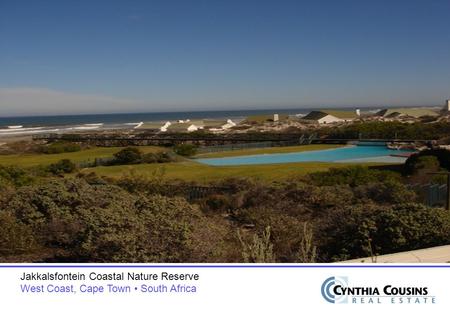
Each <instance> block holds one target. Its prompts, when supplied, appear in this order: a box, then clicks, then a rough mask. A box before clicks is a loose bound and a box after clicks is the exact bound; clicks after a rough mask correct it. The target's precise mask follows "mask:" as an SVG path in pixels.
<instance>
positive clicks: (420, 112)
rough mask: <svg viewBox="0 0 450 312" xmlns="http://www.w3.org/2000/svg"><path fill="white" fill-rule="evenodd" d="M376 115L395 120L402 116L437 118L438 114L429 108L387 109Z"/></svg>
mask: <svg viewBox="0 0 450 312" xmlns="http://www.w3.org/2000/svg"><path fill="white" fill-rule="evenodd" d="M375 115H377V116H383V117H390V118H394V117H398V116H400V115H408V116H411V117H422V116H437V115H438V113H437V112H436V111H434V110H432V109H428V108H386V109H382V110H380V111H379V112H377V113H376V114H375Z"/></svg>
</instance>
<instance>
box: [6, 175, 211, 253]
mask: <svg viewBox="0 0 450 312" xmlns="http://www.w3.org/2000/svg"><path fill="white" fill-rule="evenodd" d="M6 210H7V211H8V212H9V213H10V215H13V216H14V217H15V218H16V219H17V223H19V224H24V225H25V226H28V227H29V228H31V229H32V231H33V236H34V237H35V238H36V240H38V241H39V242H40V243H41V244H42V245H43V246H44V247H46V248H51V249H54V250H62V251H64V255H65V256H64V257H65V258H64V259H63V260H65V261H73V262H79V261H89V262H92V261H95V262H187V261H190V260H193V259H192V258H191V250H192V248H194V247H193V246H196V245H198V244H199V242H196V241H195V240H194V238H193V233H194V231H195V229H194V228H193V224H196V226H198V228H202V227H204V219H203V218H202V216H201V213H200V211H199V209H198V207H196V206H192V205H190V204H189V203H188V202H186V201H185V200H184V199H181V198H167V197H163V196H158V195H156V196H143V195H139V194H129V193H127V192H126V191H124V190H122V189H120V188H119V187H116V186H111V185H104V186H91V185H89V184H88V183H86V182H85V181H84V180H79V179H53V180H51V181H50V182H48V183H44V184H41V185H39V186H27V187H22V188H21V189H19V190H18V192H17V193H16V194H15V195H14V196H13V197H12V199H11V200H10V201H9V203H8V205H7V207H6ZM13 221H14V222H15V219H14V220H13ZM195 248H196V247H195ZM205 252H207V251H205ZM50 260H51V259H50ZM60 260H61V259H60Z"/></svg>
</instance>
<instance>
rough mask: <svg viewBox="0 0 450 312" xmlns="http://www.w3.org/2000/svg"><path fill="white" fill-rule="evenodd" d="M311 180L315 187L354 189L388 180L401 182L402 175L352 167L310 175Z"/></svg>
mask: <svg viewBox="0 0 450 312" xmlns="http://www.w3.org/2000/svg"><path fill="white" fill-rule="evenodd" d="M309 179H310V180H312V182H313V183H314V184H315V185H319V186H324V185H329V186H331V185H338V184H346V185H350V186H352V187H354V186H357V185H363V184H367V183H371V182H380V181H388V180H399V179H400V175H399V174H397V173H395V172H391V171H382V170H375V169H369V168H367V167H363V166H351V167H345V168H330V170H328V171H325V172H315V173H311V174H309Z"/></svg>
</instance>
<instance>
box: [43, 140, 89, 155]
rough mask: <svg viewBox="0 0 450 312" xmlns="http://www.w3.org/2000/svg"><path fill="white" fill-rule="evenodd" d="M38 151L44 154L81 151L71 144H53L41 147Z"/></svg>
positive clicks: (78, 146)
mask: <svg viewBox="0 0 450 312" xmlns="http://www.w3.org/2000/svg"><path fill="white" fill-rule="evenodd" d="M40 151H41V152H42V153H45V154H61V153H72V152H78V151H81V146H80V145H78V144H76V143H71V142H55V143H51V144H49V145H45V146H42V147H41V149H40Z"/></svg>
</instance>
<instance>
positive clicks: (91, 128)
mask: <svg viewBox="0 0 450 312" xmlns="http://www.w3.org/2000/svg"><path fill="white" fill-rule="evenodd" d="M98 128H100V126H80V127H73V128H70V129H66V130H71V129H73V130H95V129H98Z"/></svg>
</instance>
